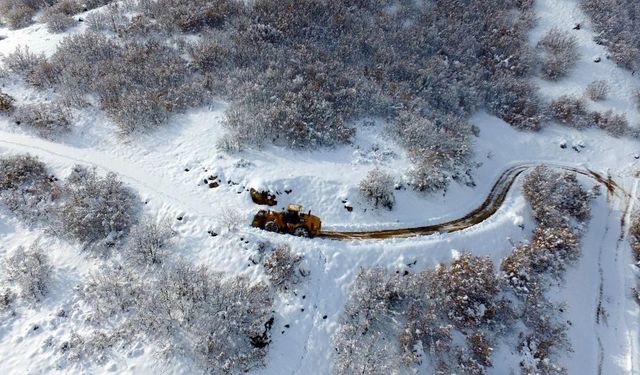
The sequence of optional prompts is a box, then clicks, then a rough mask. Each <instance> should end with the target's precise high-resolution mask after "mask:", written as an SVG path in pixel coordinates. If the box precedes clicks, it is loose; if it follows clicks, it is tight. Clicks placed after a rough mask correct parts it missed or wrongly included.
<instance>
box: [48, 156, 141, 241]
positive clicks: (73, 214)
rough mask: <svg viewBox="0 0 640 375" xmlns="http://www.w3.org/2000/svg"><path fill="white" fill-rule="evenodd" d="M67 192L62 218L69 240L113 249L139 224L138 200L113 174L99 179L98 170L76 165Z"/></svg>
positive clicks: (61, 210)
mask: <svg viewBox="0 0 640 375" xmlns="http://www.w3.org/2000/svg"><path fill="white" fill-rule="evenodd" d="M64 188H65V192H66V194H67V195H68V197H67V199H66V200H65V202H64V203H63V204H62V205H61V207H60V209H59V217H60V222H61V230H62V233H64V234H65V235H66V236H68V237H70V238H73V239H75V240H78V241H81V242H83V243H86V244H95V243H102V244H103V245H106V246H112V245H114V244H116V243H117V242H118V241H119V240H120V239H122V238H123V237H124V236H125V235H126V234H127V233H128V232H129V230H130V228H131V227H132V226H133V225H134V224H135V223H136V222H137V220H138V211H139V205H140V204H139V200H138V196H137V195H136V193H135V192H133V191H132V190H131V189H129V188H128V187H126V186H124V184H123V183H122V182H121V181H120V180H119V179H118V176H117V175H116V174H114V173H108V174H107V175H106V176H104V177H100V176H98V175H97V174H96V172H95V170H91V169H88V168H86V167H83V166H79V165H77V166H75V167H74V169H73V172H72V173H71V175H69V177H68V178H67V180H66V182H65V187H64Z"/></svg>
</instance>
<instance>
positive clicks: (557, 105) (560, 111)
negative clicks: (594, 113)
mask: <svg viewBox="0 0 640 375" xmlns="http://www.w3.org/2000/svg"><path fill="white" fill-rule="evenodd" d="M549 111H550V115H551V118H553V119H554V120H556V121H558V122H560V123H562V124H564V125H567V126H571V127H574V128H578V129H584V128H587V127H589V126H590V124H591V123H590V120H589V114H588V112H587V109H586V104H585V102H584V100H582V99H580V98H576V97H571V96H567V95H563V96H561V97H559V98H557V99H555V100H554V101H552V102H551V105H550V106H549Z"/></svg>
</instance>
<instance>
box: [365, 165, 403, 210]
mask: <svg viewBox="0 0 640 375" xmlns="http://www.w3.org/2000/svg"><path fill="white" fill-rule="evenodd" d="M394 185H395V183H394V181H393V177H392V176H391V175H390V174H388V173H386V172H384V171H381V170H380V169H373V170H371V171H369V173H367V175H366V176H365V177H364V178H363V179H362V181H360V184H359V185H358V191H359V192H360V196H361V197H362V198H363V199H364V200H365V201H367V202H369V203H371V204H373V206H374V207H376V208H378V207H384V208H386V209H388V210H391V209H392V208H393V205H394V203H395V200H396V199H395V196H394V194H393V192H394Z"/></svg>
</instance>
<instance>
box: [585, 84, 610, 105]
mask: <svg viewBox="0 0 640 375" xmlns="http://www.w3.org/2000/svg"><path fill="white" fill-rule="evenodd" d="M585 92H586V94H587V96H588V97H589V99H591V100H593V101H600V100H604V99H606V98H607V95H609V84H608V83H607V81H604V80H599V81H593V82H591V83H590V84H589V85H587V89H586V91H585Z"/></svg>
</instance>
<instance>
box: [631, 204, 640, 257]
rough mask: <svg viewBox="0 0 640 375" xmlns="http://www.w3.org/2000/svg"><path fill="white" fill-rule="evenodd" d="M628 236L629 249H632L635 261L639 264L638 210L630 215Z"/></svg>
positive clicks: (639, 225)
mask: <svg viewBox="0 0 640 375" xmlns="http://www.w3.org/2000/svg"><path fill="white" fill-rule="evenodd" d="M629 236H630V240H629V242H630V243H631V250H633V255H634V256H635V259H636V263H638V264H640V212H635V213H634V214H633V215H632V217H631V226H630V227H629Z"/></svg>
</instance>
